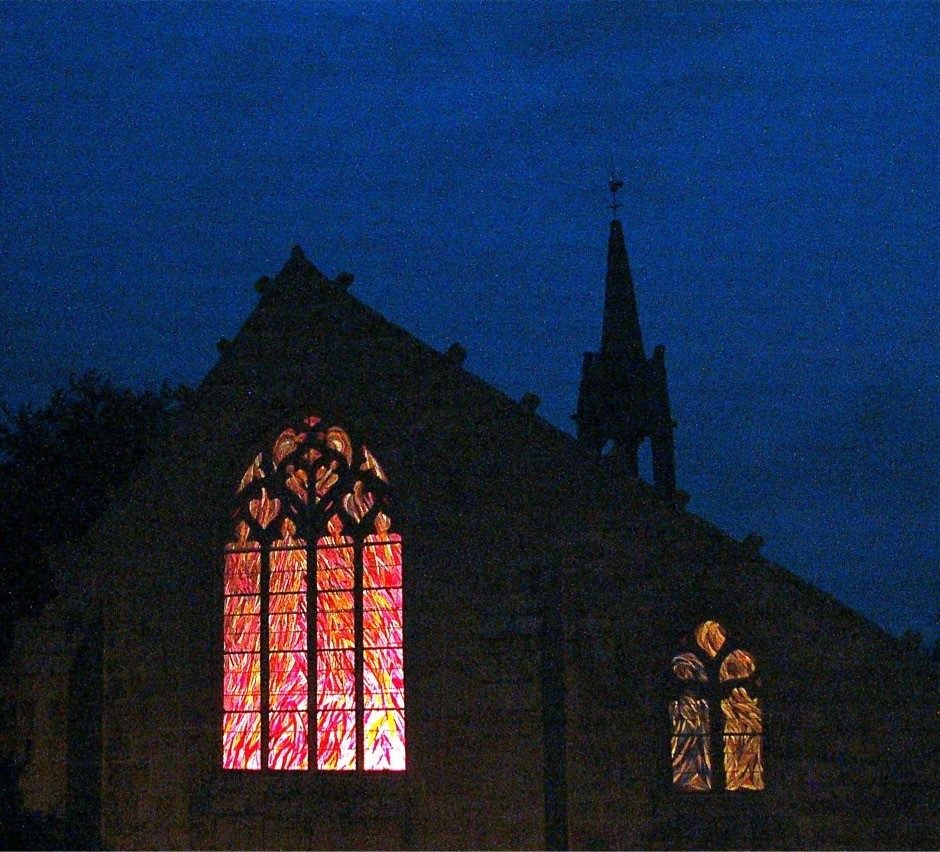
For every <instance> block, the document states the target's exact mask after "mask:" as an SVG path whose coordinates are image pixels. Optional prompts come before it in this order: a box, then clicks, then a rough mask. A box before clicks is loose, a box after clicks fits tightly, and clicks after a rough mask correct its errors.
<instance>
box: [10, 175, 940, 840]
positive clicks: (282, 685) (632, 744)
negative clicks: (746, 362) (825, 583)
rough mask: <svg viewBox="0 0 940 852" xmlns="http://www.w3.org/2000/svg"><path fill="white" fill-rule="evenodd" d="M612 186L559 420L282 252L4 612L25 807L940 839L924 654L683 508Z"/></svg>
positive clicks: (115, 830) (309, 828)
mask: <svg viewBox="0 0 940 852" xmlns="http://www.w3.org/2000/svg"><path fill="white" fill-rule="evenodd" d="M618 184H619V182H614V183H612V187H611V188H612V190H614V191H616V189H618V188H619V185H618ZM616 215H617V214H616V209H615V210H614V218H613V221H611V223H610V230H609V236H608V244H607V277H606V285H605V287H606V289H605V302H604V318H603V333H602V337H601V341H600V346H599V349H598V351H597V352H591V353H588V354H586V355H585V356H584V361H583V366H582V378H581V385H580V390H579V394H578V399H577V402H576V411H575V414H574V420H575V424H576V437H572V436H571V435H569V434H567V433H565V432H562V431H560V430H559V429H557V428H555V427H554V426H552V425H550V424H549V423H547V422H546V421H545V420H543V419H542V418H541V417H540V416H539V414H538V410H537V409H538V405H539V400H538V399H537V397H535V396H534V395H533V394H525V395H524V396H523V397H522V398H521V399H519V400H515V399H510V398H509V397H507V396H506V395H505V394H503V393H502V392H500V391H499V390H497V389H495V388H494V387H492V386H490V385H488V384H487V383H485V382H484V381H482V380H481V379H479V378H477V377H476V376H474V375H472V374H471V373H470V372H468V371H467V370H466V369H465V368H464V366H463V360H464V355H465V352H464V350H463V349H462V348H461V346H460V345H459V344H456V343H455V344H454V345H453V346H451V347H450V348H449V349H448V350H447V351H446V352H443V353H441V352H437V351H435V350H434V349H432V348H430V347H429V346H427V345H426V344H424V343H422V342H421V341H419V340H418V339H416V338H415V337H413V336H412V335H411V334H409V333H408V332H407V331H405V330H403V329H402V328H399V327H398V326H396V325H394V324H392V323H391V322H389V321H388V320H386V319H385V318H383V317H382V316H381V315H379V314H378V313H377V312H376V311H374V310H373V309H371V308H370V307H368V306H367V305H365V304H363V303H362V302H361V301H359V299H357V298H356V296H355V295H354V293H353V292H352V287H351V285H352V276H350V275H345V274H343V275H339V276H337V277H336V278H329V277H327V276H326V275H324V274H323V273H322V272H321V271H320V270H319V269H317V268H316V267H315V266H314V264H313V263H311V261H310V260H308V259H307V258H306V257H305V255H304V253H303V251H302V250H301V249H300V248H299V247H296V246H295V247H294V249H293V250H292V252H291V255H290V258H289V259H288V261H287V262H286V264H285V265H284V267H283V268H282V269H281V270H280V272H279V273H277V275H275V276H274V277H273V278H268V277H264V278H262V279H261V280H260V281H259V282H258V284H257V288H258V290H259V293H260V298H259V301H258V304H257V306H256V307H255V309H254V310H253V311H252V313H251V315H250V316H249V317H248V318H247V320H246V321H245V323H244V325H243V326H242V328H241V329H240V331H239V332H238V334H237V335H236V336H235V338H234V339H233V340H232V341H223V342H222V344H220V347H219V348H220V358H219V360H218V362H217V363H216V365H215V366H214V367H213V368H212V369H211V371H210V372H209V374H208V375H207V376H206V377H205V379H204V380H203V381H202V383H201V384H200V385H199V387H198V388H197V389H196V390H195V391H194V392H193V394H192V396H191V398H190V399H189V400H188V401H187V403H186V405H185V407H184V410H183V412H182V416H181V419H180V422H179V425H178V427H177V428H176V430H175V431H174V432H173V433H172V434H171V435H170V436H169V437H168V438H167V440H166V441H165V442H164V443H163V444H162V445H161V446H160V447H159V449H158V450H157V451H156V452H155V453H154V455H153V457H152V458H151V459H150V460H149V462H148V463H147V465H145V466H144V467H143V468H142V469H141V470H140V472H139V473H138V474H137V475H136V476H135V478H133V480H132V482H131V483H130V485H129V486H128V487H127V488H126V489H125V490H123V491H122V493H120V494H118V495H116V497H115V499H114V500H113V502H112V504H111V505H110V506H109V508H108V509H107V511H106V512H105V514H104V516H103V518H102V519H101V520H100V522H99V523H98V524H97V525H96V527H95V528H94V529H93V530H92V532H91V533H90V534H89V535H88V536H87V537H86V538H85V539H84V541H83V542H82V544H81V546H80V548H78V549H77V550H72V551H70V552H68V553H64V554H59V556H58V558H57V565H58V570H59V574H60V585H61V588H62V590H63V591H62V593H61V594H60V595H59V597H58V598H57V599H56V600H55V601H54V602H53V603H52V604H50V606H49V607H48V608H47V610H46V612H45V613H44V614H43V616H42V617H41V619H39V620H38V621H37V622H36V623H31V624H26V625H23V627H22V628H21V629H20V631H19V634H18V645H17V650H16V658H15V659H16V666H17V669H16V678H17V681H16V690H17V695H18V724H19V726H20V728H21V736H22V737H23V738H26V739H28V740H29V741H30V742H31V744H32V748H31V752H30V757H29V762H28V764H27V765H26V768H25V771H24V773H23V776H22V779H21V788H22V794H23V797H24V802H25V804H26V806H27V807H29V808H30V809H32V810H36V811H42V812H46V813H51V814H57V815H59V816H61V817H63V818H66V819H69V820H73V821H74V823H75V824H77V825H83V826H85V827H87V829H88V837H89V840H88V842H89V843H91V844H101V845H103V846H105V847H117V848H142V847H143V848H233V849H262V848H264V849H301V848H325V849H353V848H368V849H399V848H423V849H467V848H472V849H485V848H499V849H505V848H533V849H538V848H549V849H563V848H578V849H628V848H853V847H854V848H891V847H893V848H930V847H933V848H935V847H936V846H937V845H938V843H940V837H938V830H937V799H936V792H937V776H936V771H937V744H938V739H937V707H938V705H937V699H936V684H935V671H934V670H933V669H932V668H931V665H930V664H929V663H928V662H927V661H926V660H925V659H921V658H919V657H914V656H911V655H910V654H906V653H905V652H904V649H903V648H902V646H901V645H900V643H899V642H898V641H897V640H896V639H894V638H893V637H892V636H890V635H889V634H887V633H886V632H884V631H883V630H881V629H880V628H878V627H877V626H875V625H874V624H872V623H870V622H869V621H867V620H866V619H864V618H863V617H861V616H860V615H858V614H857V613H855V612H854V611H852V610H851V609H849V608H848V607H846V606H844V605H843V604H842V603H840V602H839V601H837V600H836V599H834V598H833V597H831V596H829V595H827V594H825V593H823V592H821V591H820V590H818V589H816V588H814V587H813V586H812V585H810V584H808V583H806V582H805V581H803V580H801V579H799V578H797V577H796V576H794V575H793V574H792V573H790V572H788V571H787V570H785V569H784V568H782V567H780V566H778V565H776V564H774V563H772V562H770V561H769V560H767V559H766V558H764V557H763V556H762V555H761V553H760V550H761V540H760V538H759V536H757V535H751V536H748V537H747V538H745V539H744V540H743V541H740V540H736V539H734V538H733V537H731V536H729V535H727V534H725V533H723V532H722V531H721V530H719V529H717V528H716V527H715V526H713V525H712V524H710V523H709V522H708V521H706V520H704V519H703V518H700V517H697V516H696V515H694V514H691V513H690V512H688V511H687V510H686V503H687V501H688V495H687V494H685V493H684V492H683V491H681V490H680V488H679V487H678V486H677V481H676V464H675V448H674V442H673V430H674V428H675V427H676V421H675V420H674V419H673V416H674V415H673V411H672V408H671V406H670V402H669V390H668V384H667V369H666V354H665V349H664V347H662V346H657V347H655V348H654V349H652V351H651V354H648V352H649V350H648V348H647V344H646V343H645V342H644V340H643V336H642V333H641V327H640V318H639V312H638V309H637V298H636V292H635V287H634V281H633V278H632V275H631V271H630V264H629V260H628V254H627V248H626V241H625V237H624V231H623V226H622V224H621V222H620V221H619V219H618V218H616ZM599 248H600V246H599ZM641 284H642V282H641ZM596 286H597V287H598V288H599V287H600V286H601V282H600V281H597V282H596ZM673 369H681V365H675V366H674V367H673ZM574 405H575V403H574V401H572V406H573V407H574ZM676 414H677V416H678V417H679V419H680V420H681V412H676ZM646 441H649V444H650V450H651V455H652V477H651V480H652V481H650V482H646V481H644V480H643V479H642V478H641V477H640V469H639V465H638V453H639V452H640V448H641V446H642V445H643V444H644V442H646Z"/></svg>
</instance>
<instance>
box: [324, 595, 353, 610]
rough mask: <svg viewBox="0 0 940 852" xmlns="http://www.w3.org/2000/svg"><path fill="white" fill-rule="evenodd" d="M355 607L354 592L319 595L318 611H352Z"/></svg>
mask: <svg viewBox="0 0 940 852" xmlns="http://www.w3.org/2000/svg"><path fill="white" fill-rule="evenodd" d="M353 606H354V602H353V593H352V592H320V593H319V594H318V595H317V611H318V612H320V611H322V612H337V611H339V610H351V609H352V608H353Z"/></svg>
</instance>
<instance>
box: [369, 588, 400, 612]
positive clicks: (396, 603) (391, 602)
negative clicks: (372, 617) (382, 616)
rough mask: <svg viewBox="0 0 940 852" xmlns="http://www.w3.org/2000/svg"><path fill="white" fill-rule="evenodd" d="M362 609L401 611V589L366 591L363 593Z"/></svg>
mask: <svg viewBox="0 0 940 852" xmlns="http://www.w3.org/2000/svg"><path fill="white" fill-rule="evenodd" d="M362 608H363V610H366V611H368V610H370V609H401V589H364V590H363V592H362Z"/></svg>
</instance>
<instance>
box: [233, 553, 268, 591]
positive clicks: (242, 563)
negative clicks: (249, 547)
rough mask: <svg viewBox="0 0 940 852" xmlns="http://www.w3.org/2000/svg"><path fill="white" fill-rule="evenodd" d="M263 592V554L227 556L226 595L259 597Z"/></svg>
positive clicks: (234, 554)
mask: <svg viewBox="0 0 940 852" xmlns="http://www.w3.org/2000/svg"><path fill="white" fill-rule="evenodd" d="M260 592H261V554H260V553H259V552H258V551H257V550H255V551H250V552H247V553H226V554H225V594H226V595H257V594H259V593H260Z"/></svg>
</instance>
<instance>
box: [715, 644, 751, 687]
mask: <svg viewBox="0 0 940 852" xmlns="http://www.w3.org/2000/svg"><path fill="white" fill-rule="evenodd" d="M756 670H757V666H756V665H755V664H754V658H753V657H752V656H751V655H750V654H749V653H748V652H747V651H742V650H741V649H740V648H739V649H738V650H736V651H732V652H731V653H730V654H728V656H727V657H725V658H724V660H722V663H721V669H719V671H718V679H719V680H743V679H744V678H748V677H750V676H751V675H753V674H754V672H755V671H756Z"/></svg>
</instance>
